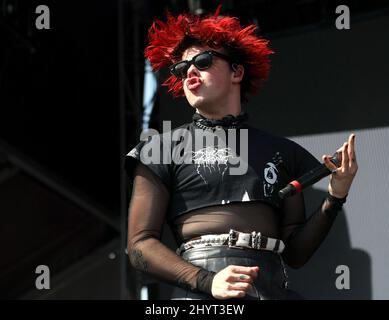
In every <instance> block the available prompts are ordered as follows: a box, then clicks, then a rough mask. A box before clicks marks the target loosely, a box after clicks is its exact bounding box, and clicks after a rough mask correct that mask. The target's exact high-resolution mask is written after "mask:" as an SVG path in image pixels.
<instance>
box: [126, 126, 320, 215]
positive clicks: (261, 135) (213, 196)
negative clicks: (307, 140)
mask: <svg viewBox="0 0 389 320" xmlns="http://www.w3.org/2000/svg"><path fill="white" fill-rule="evenodd" d="M233 130H234V129H233ZM242 130H247V132H248V138H247V139H248V146H249V150H248V155H247V159H244V157H245V154H240V151H241V146H240V138H241V134H243V133H242ZM222 131H223V132H224V134H225V138H223V139H224V140H223V139H221V140H219V143H220V141H223V145H219V144H216V146H215V147H214V148H211V149H209V148H208V149H207V145H206V144H205V142H204V143H203V144H201V145H197V146H196V141H194V139H195V136H196V133H197V134H199V132H200V134H205V135H207V136H208V137H209V136H210V137H211V138H212V137H215V136H220V134H221V133H220V130H219V131H215V132H207V131H206V130H203V129H199V128H198V127H196V124H195V123H194V122H192V123H189V124H185V125H183V126H181V127H179V128H177V129H174V130H172V131H171V132H166V133H163V134H159V135H155V136H153V137H152V139H151V140H150V141H149V142H144V141H142V142H140V143H139V144H138V145H137V146H136V147H135V148H134V149H133V150H131V151H130V152H129V154H128V155H127V157H126V170H127V172H128V175H129V176H130V177H131V178H132V177H133V170H134V168H135V166H136V163H137V162H139V161H140V162H142V163H144V162H143V161H142V158H141V156H142V152H143V154H146V153H148V152H151V153H152V151H154V150H157V151H158V150H159V154H157V156H156V159H157V160H158V162H159V163H144V164H145V165H146V166H147V167H148V168H149V169H150V170H151V171H152V172H153V173H154V174H156V175H157V176H158V177H159V178H160V179H161V181H162V182H163V183H164V184H165V186H166V187H167V189H168V190H169V192H170V195H171V202H170V205H169V208H168V215H167V219H168V221H169V222H171V221H172V220H174V219H175V218H176V217H178V216H180V215H182V214H184V213H187V212H190V211H192V210H195V209H199V208H204V207H208V206H213V205H220V204H228V203H233V202H245V201H263V202H265V203H267V204H269V205H271V206H274V207H275V208H277V209H281V208H282V204H283V202H282V200H281V199H280V198H279V197H278V191H279V190H280V189H282V188H283V187H284V186H285V185H286V184H287V183H288V182H290V181H291V180H294V179H296V178H298V177H299V176H301V175H302V174H304V173H305V172H306V171H308V170H310V169H312V168H314V167H316V166H317V165H319V164H320V162H319V161H318V160H317V159H316V158H314V157H313V156H312V155H311V154H310V153H309V152H308V151H307V150H305V149H304V148H303V147H301V146H300V145H298V144H297V143H295V142H293V141H291V140H289V139H287V138H282V137H277V136H274V135H270V134H268V133H266V132H264V131H261V130H259V129H256V128H253V127H251V126H248V125H245V124H243V125H242V127H241V128H239V129H236V131H235V132H236V133H237V137H236V146H235V147H231V146H230V143H229V142H231V140H230V141H229V139H228V131H229V130H224V129H222ZM181 133H185V134H184V135H183V138H182V139H181V140H180V141H178V142H177V141H172V137H175V135H177V136H178V135H179V134H181ZM221 135H223V134H221ZM243 137H244V136H242V141H244V140H245V139H244V138H243ZM245 142H246V141H245ZM227 147H228V148H229V149H228V150H227ZM142 148H143V151H142ZM151 150H152V151H151ZM223 150H225V151H226V152H228V156H231V155H235V156H236V157H237V158H240V159H241V161H242V163H243V162H244V163H246V164H247V166H248V169H247V172H246V173H245V174H244V175H232V174H229V172H230V169H231V168H237V167H238V166H237V165H231V164H230V162H229V160H228V161H227V163H223V160H224V159H225V158H226V157H225V156H224V155H223ZM231 150H232V151H231ZM213 151H214V152H213ZM212 152H213V154H212ZM149 154H150V153H149ZM223 156H224V158H223ZM169 157H170V159H176V158H177V157H182V158H185V159H188V157H191V158H192V159H189V160H190V161H191V163H190V164H187V163H181V164H177V163H174V161H170V162H171V163H166V162H169ZM163 162H165V163H163ZM201 162H202V163H201ZM206 162H208V163H206Z"/></svg>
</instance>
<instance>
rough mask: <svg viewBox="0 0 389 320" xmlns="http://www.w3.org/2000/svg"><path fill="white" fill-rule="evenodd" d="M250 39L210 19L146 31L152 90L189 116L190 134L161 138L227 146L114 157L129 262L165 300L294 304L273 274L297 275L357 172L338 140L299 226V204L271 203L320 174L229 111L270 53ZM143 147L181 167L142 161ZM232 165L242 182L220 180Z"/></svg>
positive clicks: (183, 144)
mask: <svg viewBox="0 0 389 320" xmlns="http://www.w3.org/2000/svg"><path fill="white" fill-rule="evenodd" d="M256 30H257V28H256V26H255V25H249V26H247V27H242V26H241V25H240V22H239V20H238V19H237V18H235V17H228V16H219V15H218V14H216V15H214V16H210V15H208V16H203V17H199V16H193V15H189V14H181V15H179V16H177V17H174V16H172V15H170V14H168V16H167V21H166V22H162V21H160V20H157V21H155V22H154V23H153V25H152V26H151V27H150V29H149V44H148V46H147V47H146V49H145V57H147V58H148V59H149V61H150V63H151V65H152V67H153V69H154V70H155V71H158V70H160V69H161V68H163V67H168V68H169V70H170V76H169V77H168V78H167V79H166V80H165V81H164V83H163V85H164V86H167V87H168V90H169V92H171V93H172V94H173V96H185V97H186V99H187V101H188V103H189V105H190V106H191V107H192V108H194V109H195V113H194V115H193V119H192V122H190V123H186V124H184V125H183V126H181V127H179V128H176V129H174V130H172V131H171V132H169V134H171V136H174V135H175V134H177V133H178V132H182V130H186V131H185V132H187V133H189V134H187V135H188V136H190V137H196V134H197V133H198V132H199V131H200V132H201V133H206V134H209V135H217V134H218V133H227V132H228V133H230V131H233V132H234V133H235V134H236V136H237V137H238V141H239V143H238V144H239V145H237V146H235V147H236V148H234V147H231V148H230V144H229V145H228V148H226V146H225V145H223V144H222V143H220V140H218V144H216V145H215V144H213V145H212V146H209V145H207V146H206V147H204V145H202V144H200V145H197V144H195V146H194V145H193V144H189V145H190V149H189V152H186V151H188V149H187V146H188V141H189V142H191V140H190V139H189V140H187V139H185V137H184V139H178V140H174V141H172V143H166V142H167V140H168V139H167V137H168V136H169V135H167V134H166V133H164V134H161V135H155V136H153V137H152V139H150V140H148V141H141V142H140V143H139V144H138V145H137V146H136V147H135V148H134V149H132V150H131V151H130V152H129V153H128V155H127V156H126V170H127V172H128V175H129V177H130V178H134V184H133V192H132V198H131V202H130V206H129V222H128V253H129V257H130V262H131V264H132V266H133V267H134V268H135V269H137V270H141V271H143V272H146V273H148V274H150V275H152V276H154V277H157V278H159V279H161V280H163V281H166V282H168V283H170V284H173V285H175V286H176V290H175V292H174V293H173V297H172V298H173V299H253V300H266V299H297V298H300V296H299V295H298V294H297V293H295V292H293V291H292V290H291V289H290V288H288V279H287V274H286V270H285V264H284V263H286V264H288V265H289V266H291V267H293V268H298V267H301V266H302V265H304V264H305V263H306V262H307V261H308V260H309V258H310V257H311V256H312V254H313V253H314V252H315V250H316V249H317V248H318V247H319V245H320V244H321V242H322V241H323V240H324V238H325V237H326V235H327V233H328V231H329V230H330V228H331V225H332V224H333V222H334V219H335V217H336V215H337V212H339V210H341V208H342V205H343V203H344V202H345V201H346V196H347V194H348V192H349V189H350V187H351V183H352V181H353V178H354V176H355V174H356V171H357V163H356V158H355V150H354V138H355V135H350V137H349V140H348V141H347V142H346V143H345V144H344V145H343V146H342V147H341V148H339V149H338V152H337V157H338V161H339V162H338V164H339V165H338V166H336V165H335V164H334V163H332V162H331V161H330V156H328V155H323V161H324V163H325V164H326V166H327V167H328V168H329V169H330V170H331V171H332V172H333V173H332V175H331V176H330V182H329V187H328V194H327V196H326V197H325V199H323V202H322V204H321V205H320V207H319V208H318V209H317V211H316V212H315V213H314V214H312V215H311V217H310V218H309V219H308V220H306V219H305V206H304V198H303V194H302V193H299V194H296V195H294V196H291V197H289V198H286V199H281V198H280V197H279V195H278V191H279V190H280V189H282V188H283V187H284V186H285V185H286V184H287V183H288V182H290V181H292V180H294V179H297V178H298V177H300V176H301V175H302V174H304V173H305V172H307V171H309V170H311V169H312V168H314V167H316V166H317V165H320V162H319V161H318V160H317V159H316V158H315V157H314V156H313V155H311V154H310V153H309V152H308V151H307V150H306V149H304V148H303V147H302V146H300V145H298V144H297V143H295V142H293V141H291V140H289V139H287V138H283V137H277V136H274V135H271V134H269V133H266V132H264V131H262V130H259V129H257V128H254V127H252V126H249V125H248V124H247V123H246V121H247V119H248V115H247V113H245V112H242V109H241V103H242V101H245V100H247V99H248V97H249V96H250V95H253V94H256V93H258V91H259V90H260V88H261V87H262V85H263V82H264V81H265V80H266V79H267V77H268V74H269V70H270V58H269V57H270V55H271V54H272V53H273V51H272V50H271V49H270V48H269V43H268V41H267V40H265V39H264V38H262V37H260V36H259V35H257V34H256ZM180 130H181V131H180ZM212 137H214V136H212ZM228 139H230V136H228ZM150 146H152V147H155V146H156V147H157V149H158V148H160V149H158V150H162V151H164V150H169V152H171V154H176V155H178V154H179V155H181V154H184V155H186V156H189V159H190V161H189V162H184V163H183V162H180V163H176V162H171V161H170V162H166V161H162V160H161V159H160V160H161V161H156V162H153V161H151V162H150V161H143V160H142V159H144V157H143V158H142V153H143V155H144V154H145V153H147V152H144V150H145V149H147V150H150ZM245 146H246V149H247V150H248V153H247V155H245V154H244V152H242V150H243V149H242V147H243V148H244V147H245ZM146 147H147V148H146ZM177 147H178V148H177ZM239 148H240V152H238V150H239ZM172 150H173V151H172ZM177 150H179V151H177ZM162 153H163V152H161V154H162ZM158 154H159V153H158ZM235 158H236V159H240V160H241V161H242V163H245V164H246V165H247V167H246V170H245V171H244V172H241V173H239V174H232V171H231V170H230V169H233V167H234V165H233V164H232V162H230V160H231V159H235ZM165 221H167V222H168V224H169V225H170V227H171V228H172V231H173V234H174V236H175V239H176V241H177V245H178V247H179V249H178V250H177V252H176V253H175V252H173V251H171V250H170V249H169V248H168V247H166V246H165V245H164V244H163V243H162V242H161V240H160V238H161V230H162V226H163V223H164V222H165Z"/></svg>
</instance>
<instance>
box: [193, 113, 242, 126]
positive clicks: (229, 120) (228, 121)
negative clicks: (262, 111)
mask: <svg viewBox="0 0 389 320" xmlns="http://www.w3.org/2000/svg"><path fill="white" fill-rule="evenodd" d="M248 118H249V116H248V114H247V113H246V112H244V111H242V112H241V113H240V114H239V115H237V116H233V115H232V114H229V115H227V116H225V117H223V118H222V119H216V120H213V119H207V118H205V117H204V116H202V115H201V114H200V113H195V114H194V115H193V117H192V119H193V122H194V123H195V124H196V125H197V126H198V127H200V128H202V129H212V128H215V127H224V128H239V127H241V126H242V125H243V124H244V122H246V121H247V120H248Z"/></svg>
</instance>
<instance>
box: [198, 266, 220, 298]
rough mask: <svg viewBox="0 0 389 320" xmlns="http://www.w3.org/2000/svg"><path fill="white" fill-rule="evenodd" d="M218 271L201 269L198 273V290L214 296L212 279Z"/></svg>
mask: <svg viewBox="0 0 389 320" xmlns="http://www.w3.org/2000/svg"><path fill="white" fill-rule="evenodd" d="M215 275H216V272H213V271H207V270H205V269H201V270H200V271H199V273H198V274H197V279H196V284H197V285H196V287H197V290H196V291H200V292H205V293H208V294H209V295H211V296H212V281H213V278H214V277H215Z"/></svg>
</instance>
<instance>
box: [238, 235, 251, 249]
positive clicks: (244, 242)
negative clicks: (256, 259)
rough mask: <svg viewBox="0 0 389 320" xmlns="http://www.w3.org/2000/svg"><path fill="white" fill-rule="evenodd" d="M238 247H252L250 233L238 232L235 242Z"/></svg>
mask: <svg viewBox="0 0 389 320" xmlns="http://www.w3.org/2000/svg"><path fill="white" fill-rule="evenodd" d="M235 244H236V245H237V246H239V247H245V248H252V246H251V234H250V233H242V232H240V233H239V234H238V240H237V241H236V243H235Z"/></svg>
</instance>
